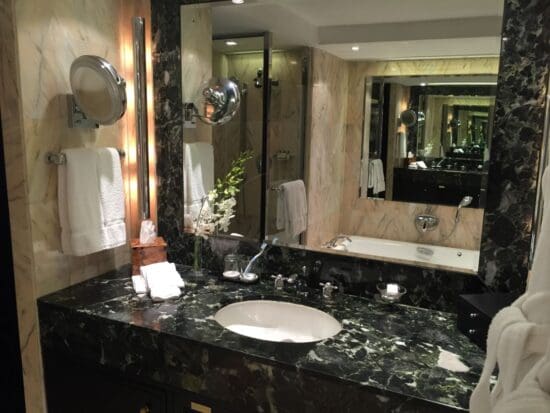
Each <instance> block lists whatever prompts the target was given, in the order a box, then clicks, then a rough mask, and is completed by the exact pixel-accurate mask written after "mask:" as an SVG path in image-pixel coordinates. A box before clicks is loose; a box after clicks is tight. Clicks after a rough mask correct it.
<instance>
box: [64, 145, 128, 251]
mask: <svg viewBox="0 0 550 413" xmlns="http://www.w3.org/2000/svg"><path fill="white" fill-rule="evenodd" d="M63 152H64V154H65V159H66V163H65V164H63V165H60V166H59V168H58V203H59V221H60V224H61V245H62V249H63V253H65V254H71V255H77V256H82V255H88V254H92V253H94V252H97V251H101V250H105V249H109V248H114V247H117V246H120V245H124V244H125V243H126V224H125V222H124V218H125V207H124V190H123V182H122V171H121V167H120V159H119V155H118V152H117V151H116V150H115V149H111V148H99V149H87V148H80V149H66V150H64V151H63Z"/></svg>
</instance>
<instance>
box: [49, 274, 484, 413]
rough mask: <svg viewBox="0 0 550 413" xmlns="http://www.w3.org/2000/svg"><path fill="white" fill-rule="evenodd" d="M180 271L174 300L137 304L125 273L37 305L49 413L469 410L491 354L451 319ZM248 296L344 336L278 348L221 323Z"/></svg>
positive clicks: (348, 297)
mask: <svg viewBox="0 0 550 413" xmlns="http://www.w3.org/2000/svg"><path fill="white" fill-rule="evenodd" d="M178 269H179V270H180V272H181V273H182V274H183V275H184V279H186V282H187V286H186V288H185V290H184V293H183V295H182V296H181V297H180V298H179V299H177V300H174V301H169V302H164V303H152V302H151V301H150V299H148V298H138V297H137V296H136V295H135V294H134V293H133V290H132V283H131V280H130V278H129V269H128V268H125V269H123V270H121V271H119V272H117V273H110V274H106V275H104V276H101V277H98V278H95V279H92V280H89V281H86V282H84V283H82V284H79V285H76V286H73V287H70V288H68V289H65V290H62V291H60V292H57V293H54V294H52V295H49V296H46V297H43V298H41V299H40V300H39V314H40V330H41V336H42V349H43V352H44V360H45V374H46V383H47V392H48V401H49V403H50V411H52V412H59V413H62V412H69V411H74V406H79V408H78V410H79V411H82V412H88V411H90V412H92V411H97V410H95V408H93V406H96V405H98V406H99V405H101V406H103V407H102V408H99V407H98V409H99V410H101V411H109V412H110V411H124V412H134V411H135V412H151V413H156V412H170V413H172V412H174V413H175V412H178V413H179V412H184V411H185V412H187V411H189V412H210V411H212V412H235V413H236V412H244V411H251V412H252V411H256V412H260V411H264V412H275V411H279V412H288V413H291V412H360V411H400V412H418V413H420V412H447V411H448V412H452V411H464V410H466V409H467V405H468V397H469V393H470V392H471V390H472V389H473V387H474V386H475V384H476V382H477V380H478V379H479V374H480V372H481V367H482V363H483V359H484V353H483V352H482V351H481V350H480V349H479V348H478V347H476V346H475V345H474V344H473V343H471V342H470V341H469V340H468V339H467V338H466V337H465V336H463V335H462V334H461V333H460V332H459V331H458V330H457V328H456V326H455V324H456V319H455V316H454V315H452V314H449V313H443V312H438V311H433V310H426V309H421V308H414V307H409V306H404V305H393V304H385V303H381V302H377V301H375V300H373V299H366V298H360V297H357V296H351V295H346V294H341V293H336V294H335V295H334V297H333V299H331V300H326V299H324V298H323V297H322V296H321V294H320V291H319V290H318V289H308V292H309V294H308V296H307V297H304V296H303V295H301V296H298V295H297V294H296V291H295V287H292V286H287V287H285V289H284V290H283V291H277V290H275V288H274V286H273V282H272V281H271V280H270V281H262V282H260V283H258V284H254V285H249V286H246V285H241V284H235V283H231V282H227V281H220V280H219V277H217V276H215V275H212V276H208V277H206V278H205V279H204V280H200V281H198V282H195V281H193V279H189V278H187V277H186V275H185V274H186V270H185V268H184V267H179V268H178ZM251 299H271V300H275V301H285V302H291V303H298V304H302V305H306V306H309V307H313V308H317V309H320V310H322V311H324V312H326V313H328V314H330V315H332V316H333V317H334V318H335V319H336V320H338V321H339V322H340V323H341V325H342V330H341V331H340V332H339V333H338V334H336V335H335V336H334V337H332V338H328V339H325V340H322V341H318V342H313V343H289V342H270V341H262V340H256V339H252V338H248V337H245V336H242V335H238V334H236V333H234V332H232V331H230V330H227V329H224V328H223V327H221V326H220V325H219V324H218V323H217V322H216V321H215V320H214V315H215V314H216V312H217V311H218V310H219V309H221V308H223V307H224V306H226V305H228V304H230V303H234V302H239V301H243V300H251ZM105 400H112V404H111V405H105V404H100V403H104V402H105ZM98 402H100V403H99V404H98ZM147 406H148V407H147ZM201 406H202V407H201ZM115 408H116V409H118V410H116V409H115ZM113 409H114V410H113ZM140 409H145V410H140ZM147 409H149V410H147ZM201 409H202V410H201ZM208 409H212V410H208Z"/></svg>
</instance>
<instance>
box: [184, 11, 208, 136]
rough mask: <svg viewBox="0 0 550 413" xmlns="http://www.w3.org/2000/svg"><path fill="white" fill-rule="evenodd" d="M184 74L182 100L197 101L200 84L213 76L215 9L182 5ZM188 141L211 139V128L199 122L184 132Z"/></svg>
mask: <svg viewBox="0 0 550 413" xmlns="http://www.w3.org/2000/svg"><path fill="white" fill-rule="evenodd" d="M180 14H181V18H180V22H181V68H182V70H181V75H182V96H183V102H184V103H186V102H194V101H195V100H196V99H197V97H198V96H200V93H201V86H202V85H203V84H204V83H205V82H206V81H208V80H209V79H210V78H211V77H212V9H211V7H210V6H202V5H193V6H189V5H188V6H181V7H180ZM183 135H184V140H185V142H186V143H190V142H209V143H211V142H212V127H211V126H209V125H207V124H205V123H203V122H200V121H198V122H197V127H196V128H194V129H185V130H184V132H183Z"/></svg>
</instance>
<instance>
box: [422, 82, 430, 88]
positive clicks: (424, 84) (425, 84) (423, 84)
mask: <svg viewBox="0 0 550 413" xmlns="http://www.w3.org/2000/svg"><path fill="white" fill-rule="evenodd" d="M420 86H422V87H424V86H428V84H427V83H426V82H421V83H420Z"/></svg>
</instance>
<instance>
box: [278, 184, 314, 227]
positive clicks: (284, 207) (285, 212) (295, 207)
mask: <svg viewBox="0 0 550 413" xmlns="http://www.w3.org/2000/svg"><path fill="white" fill-rule="evenodd" d="M277 208H278V211H277V221H278V223H277V226H278V227H279V225H281V224H283V225H282V227H283V228H284V230H285V233H287V234H289V235H290V236H292V237H297V236H298V235H300V234H301V233H302V232H304V231H305V230H306V228H307V196H306V186H305V184H304V181H302V180H301V179H298V180H296V181H290V182H285V183H284V184H281V186H280V191H279V195H278V198H277Z"/></svg>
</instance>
